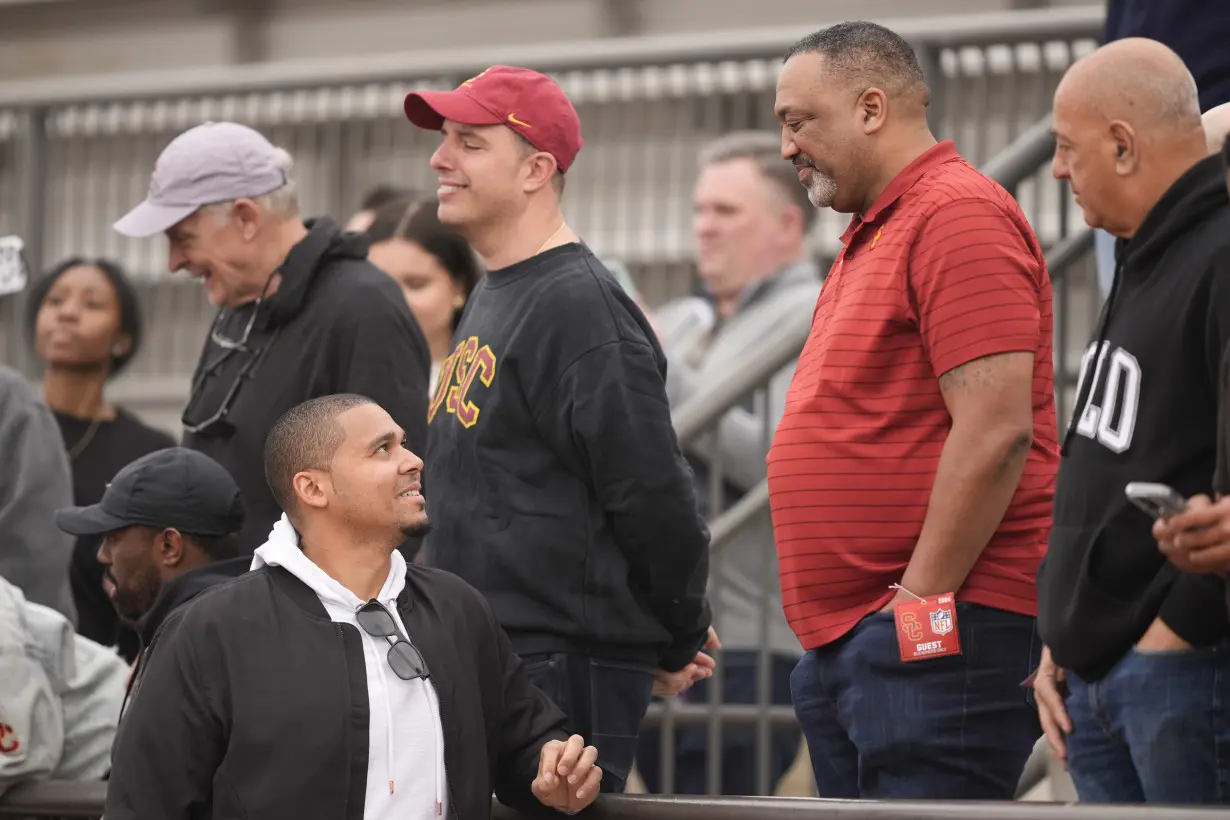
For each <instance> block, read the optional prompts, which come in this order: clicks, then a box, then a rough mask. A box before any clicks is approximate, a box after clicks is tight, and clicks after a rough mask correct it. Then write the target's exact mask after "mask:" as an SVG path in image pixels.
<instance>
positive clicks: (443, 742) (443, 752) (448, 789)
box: [428, 678, 457, 817]
mask: <svg viewBox="0 0 1230 820" xmlns="http://www.w3.org/2000/svg"><path fill="white" fill-rule="evenodd" d="M428 681H429V685H430V686H431V688H432V689H434V690H435V693H436V703H437V704H439V706H440V756H441V757H443V758H444V792H445V794H447V795H448V804H449V808H450V809H452V811H453V813H454V815H456V812H457V798H455V797H453V778H451V777H449V776H448V738H447V737H446V735H447V734H448V733H447V732H445V731H444V712H445V710H444V698H442V697H441V696H440V687H438V686H436V684H435V681H432V680H431V679H430V678H428ZM443 814H444V807H443V806H441V805H439V804H437V805H436V816H437V817H439V816H440V815H443Z"/></svg>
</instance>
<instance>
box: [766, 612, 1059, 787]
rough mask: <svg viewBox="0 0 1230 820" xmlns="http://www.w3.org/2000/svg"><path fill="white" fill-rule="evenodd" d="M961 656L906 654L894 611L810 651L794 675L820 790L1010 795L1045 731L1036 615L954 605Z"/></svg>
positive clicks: (792, 683) (872, 617)
mask: <svg viewBox="0 0 1230 820" xmlns="http://www.w3.org/2000/svg"><path fill="white" fill-rule="evenodd" d="M957 630H958V632H959V634H960V637H961V654H960V655H949V656H947V657H943V658H932V659H929V660H922V661H911V662H909V663H905V662H902V660H901V655H900V650H899V649H898V645H897V631H896V626H895V622H894V619H893V616H892V614H891V613H887V612H880V613H875V614H873V615H868V616H867V617H866V618H864V619H863V620H862V621H860V622H859V624H858V626H856V627H855V628H854V630H853V631H852V632H850V633H849V634H847V635H846V636H844V637H843V638H842V639H840V640H839V641H836V642H835V643H832V644H829V645H828V646H824V647H821V648H819V649H813V650H811V651H810V652H808V653H807V654H806V655H804V656H803V659H802V660H801V661H799V665H798V666H797V667H796V668H795V670H794V674H793V675H792V676H791V678H790V688H791V691H792V692H793V694H794V709H795V713H796V714H797V715H798V717H799V723H800V724H801V725H802V726H803V734H804V735H805V736H806V737H807V745H808V751H809V752H810V754H811V763H812V769H813V770H814V771H815V774H816V787H817V789H818V790H819V792H820V796H821V797H834V798H865V799H872V800H891V799H939V800H1012V799H1013V797H1014V796H1015V793H1016V787H1017V782H1018V781H1019V780H1020V777H1021V771H1022V770H1023V769H1024V767H1025V761H1026V760H1028V759H1029V755H1030V752H1031V751H1032V750H1033V746H1034V743H1035V742H1036V741H1037V740H1038V737H1039V736H1040V735H1041V733H1042V730H1041V728H1040V726H1039V724H1038V713H1037V708H1036V706H1035V705H1034V701H1033V692H1032V690H1028V689H1025V688H1024V687H1022V686H1021V683H1022V682H1023V681H1024V680H1025V679H1026V677H1027V676H1028V675H1029V674H1030V672H1031V671H1032V670H1033V669H1034V667H1035V666H1037V664H1038V660H1039V656H1040V654H1041V642H1040V641H1039V640H1038V635H1037V631H1036V629H1035V625H1034V619H1033V618H1031V617H1027V616H1024V615H1016V614H1014V613H1010V612H1003V611H1000V610H996V609H989V608H987V607H982V606H977V605H974V604H965V603H959V604H957Z"/></svg>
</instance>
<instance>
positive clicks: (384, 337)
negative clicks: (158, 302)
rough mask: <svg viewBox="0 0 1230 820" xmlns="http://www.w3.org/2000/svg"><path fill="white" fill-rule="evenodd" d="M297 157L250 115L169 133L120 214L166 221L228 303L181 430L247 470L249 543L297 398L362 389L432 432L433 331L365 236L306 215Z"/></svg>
mask: <svg viewBox="0 0 1230 820" xmlns="http://www.w3.org/2000/svg"><path fill="white" fill-rule="evenodd" d="M290 168H291V159H290V156H289V155H288V154H287V153H286V152H285V151H283V150H281V149H279V148H275V147H274V146H273V145H271V144H270V143H269V142H268V140H266V139H265V138H264V137H263V136H261V135H260V134H259V133H257V132H256V131H253V130H252V129H251V128H247V127H246V126H243V125H238V124H236V123H230V122H216V123H215V122H210V123H205V124H204V125H200V126H197V127H196V128H192V129H190V130H188V131H185V132H184V133H183V134H180V135H179V136H178V137H176V138H175V139H174V140H172V141H171V143H170V144H169V145H168V146H167V147H166V148H165V149H164V150H163V152H162V155H161V156H159V158H158V162H157V164H156V165H155V167H154V173H153V175H152V177H151V179H150V187H149V195H148V196H147V197H146V199H145V201H144V202H142V203H140V204H139V205H137V206H136V207H135V208H134V209H133V210H132V211H130V212H129V213H128V214H127V215H125V216H124V217H123V218H122V219H120V220H119V221H118V222H116V223H115V229H116V230H117V231H119V232H120V233H122V234H124V235H126V236H132V237H147V236H153V235H154V234H158V233H165V234H166V236H167V240H168V242H169V244H170V258H169V260H168V267H169V268H170V269H171V270H172V271H178V270H185V271H187V272H188V274H189V275H191V276H192V277H193V278H195V279H197V280H198V281H199V282H201V283H202V285H203V286H204V288H205V292H206V294H207V295H208V296H209V300H210V302H212V303H213V304H214V305H217V306H218V307H219V308H221V310H220V311H219V313H218V315H217V317H216V318H215V320H214V324H213V327H212V328H211V330H210V334H209V338H208V339H206V341H205V347H204V350H203V351H202V352H201V358H200V361H199V362H198V364H197V367H196V372H195V373H194V374H193V377H192V393H191V396H190V397H189V399H188V403H187V406H186V407H185V409H184V414H183V424H184V430H185V435H184V439H183V444H184V446H185V447H191V448H192V449H194V450H200V451H201V452H203V453H206V454H208V455H210V456H212V457H213V458H215V459H217V461H218V462H220V463H221V464H222V466H224V467H226V468H227V469H228V470H229V471H230V472H231V475H233V476H234V477H235V480H236V481H237V482H238V483H239V487H240V489H241V490H242V491H243V498H244V503H245V504H246V505H247V509H248V515H247V520H246V521H245V523H244V527H243V530H242V532H240V535H239V548H240V551H241V552H242V553H243V554H248V555H250V554H251V553H252V551H253V550H254V549H255V548H256V547H257V546H259V545H260V544H261V543H262V542H263V541H264V540H265V536H266V535H268V534H269V528H270V527H271V526H273V522H274V521H276V520H277V519H278V516H279V515H280V514H281V511H280V510H279V509H278V506H277V504H276V503H275V501H274V499H273V496H272V495H271V494H270V493H269V488H268V487H266V486H265V484H264V482H263V481H262V480H261V461H260V459H261V448H262V446H263V444H264V441H265V435H266V434H267V433H268V432H269V428H270V427H272V426H273V422H274V421H275V420H276V419H277V418H278V417H279V416H281V415H282V414H283V413H284V412H286V411H287V410H288V409H290V408H291V407H293V406H295V405H296V404H298V403H299V402H302V401H305V400H307V399H310V398H312V397H314V396H324V395H329V394H331V393H347V392H354V393H361V394H362V395H365V396H370V397H371V398H372V399H373V400H374V401H377V402H379V403H380V404H381V405H382V406H383V407H386V408H387V409H388V411H389V412H390V413H391V414H392V415H393V418H395V419H396V420H397V423H398V424H400V425H401V426H402V427H403V429H405V430H406V432H407V435H408V436H409V440H410V445H411V447H412V448H414V450H415V451H417V452H425V447H426V443H427V442H426V436H427V429H426V414H427V386H428V376H429V372H430V368H431V363H430V355H429V353H428V350H427V342H426V340H425V339H424V338H423V333H422V331H421V330H420V328H419V326H418V323H417V322H416V321H415V319H414V316H413V315H412V314H411V313H410V308H409V307H408V306H407V305H406V300H405V299H404V298H403V297H402V295H401V290H400V289H399V288H398V287H397V284H396V283H395V282H394V281H393V280H392V279H390V278H389V277H388V276H387V275H385V274H384V273H383V272H382V271H380V270H379V269H378V268H376V267H375V266H373V265H372V264H370V263H369V262H368V261H367V246H368V242H367V240H366V239H365V238H363V237H361V236H359V235H357V234H343V233H342V232H341V230H340V229H339V228H338V227H337V225H335V224H334V223H333V222H332V221H331V220H330V219H328V218H325V217H322V218H320V219H316V220H314V221H309V222H306V223H305V222H304V221H303V220H302V219H301V217H300V215H299V203H298V197H297V194H296V187H295V183H294V182H293V180H292V179H291V178H290V175H289V174H290ZM406 548H407V550H408V551H413V550H414V549H416V548H417V543H416V542H411V543H408V544H407V545H406Z"/></svg>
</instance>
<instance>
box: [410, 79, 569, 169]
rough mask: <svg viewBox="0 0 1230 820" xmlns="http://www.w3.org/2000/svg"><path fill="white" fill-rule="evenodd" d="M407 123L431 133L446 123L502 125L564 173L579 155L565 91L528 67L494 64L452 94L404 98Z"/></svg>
mask: <svg viewBox="0 0 1230 820" xmlns="http://www.w3.org/2000/svg"><path fill="white" fill-rule="evenodd" d="M405 109H406V119H408V120H410V122H412V123H414V124H415V125H417V126H418V127H419V128H425V129H427V130H429V131H439V130H440V129H441V128H442V127H443V126H444V121H445V120H452V121H453V122H459V123H462V124H464V125H506V126H508V127H509V128H511V129H512V130H514V131H516V132H517V133H518V134H520V135H521V136H523V137H525V138H526V140H528V141H529V143H530V144H531V145H533V146H534V147H535V148H537V149H538V150H539V151H545V152H546V153H548V154H550V155H551V156H553V157H555V161H556V162H557V163H558V164H559V169H560V171H567V170H568V168H569V166H571V165H572V161H573V160H574V159H576V156H577V153H579V152H580V150H581V144H582V140H581V118H580V117H578V116H577V110H576V109H575V108H573V107H572V102H571V101H570V100H569V99H568V96H567V95H566V94H564V90H563V89H562V88H560V87H559V85H558V84H556V82H555V81H554V80H552V79H551V78H550V77H548V76H547V75H545V74H539V73H538V72H537V71H531V70H530V69H528V68H516V67H513V66H506V65H493V66H491V68H488V69H487V70H486V71H484V72H482V73H481V74H477V75H475V76H474V77H471V78H470V79H468V80H466V81H465V82H464V83H462V84H461V85H459V86H457V88H456V90H454V91H416V92H412V93H410V94H407V95H406V103H405Z"/></svg>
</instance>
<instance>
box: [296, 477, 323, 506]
mask: <svg viewBox="0 0 1230 820" xmlns="http://www.w3.org/2000/svg"><path fill="white" fill-rule="evenodd" d="M328 480H329V479H328V476H327V475H325V474H324V473H323V472H321V471H320V470H304V471H302V472H299V473H295V477H294V478H293V479H292V483H293V486H294V488H295V498H296V499H298V501H299V503H300V504H301V505H303V506H305V507H314V508H316V509H324V508H325V507H327V506H328V505H329V497H328V490H329V489H331V488H329V487H328V486H327V482H328Z"/></svg>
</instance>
